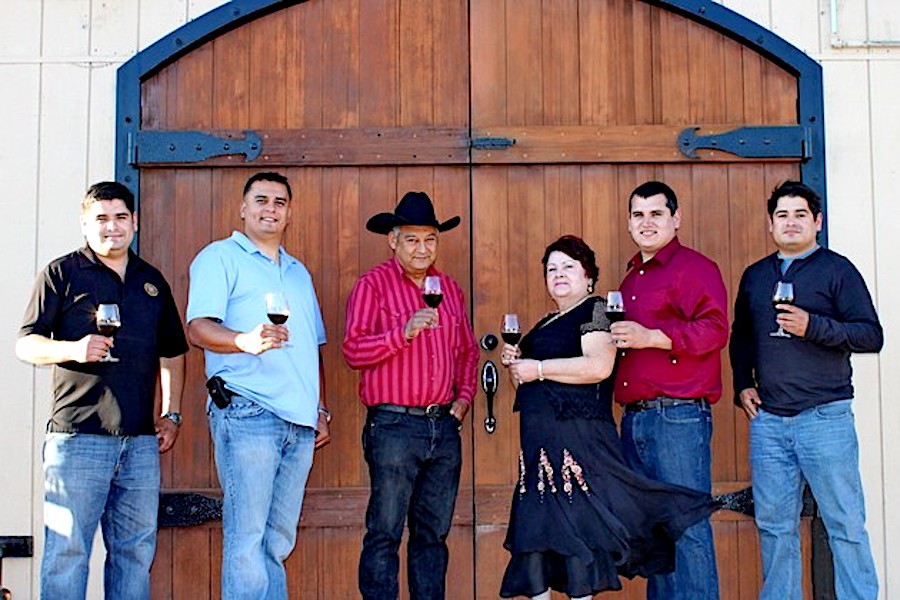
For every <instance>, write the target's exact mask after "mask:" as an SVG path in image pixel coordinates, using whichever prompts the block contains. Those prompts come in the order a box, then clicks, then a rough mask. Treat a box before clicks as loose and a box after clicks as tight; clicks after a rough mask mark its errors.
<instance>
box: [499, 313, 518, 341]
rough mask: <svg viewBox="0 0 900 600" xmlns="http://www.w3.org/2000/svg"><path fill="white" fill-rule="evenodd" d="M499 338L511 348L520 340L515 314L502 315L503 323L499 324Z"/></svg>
mask: <svg viewBox="0 0 900 600" xmlns="http://www.w3.org/2000/svg"><path fill="white" fill-rule="evenodd" d="M500 337H502V338H503V341H504V342H506V343H507V344H509V345H511V346H515V345H516V344H518V343H519V340H521V339H522V332H521V330H520V329H519V315H517V314H516V313H507V314H505V315H503V322H502V323H501V324H500Z"/></svg>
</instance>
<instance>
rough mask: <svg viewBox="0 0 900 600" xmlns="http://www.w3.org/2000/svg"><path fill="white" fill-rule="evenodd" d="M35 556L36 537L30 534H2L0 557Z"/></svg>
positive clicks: (0, 538)
mask: <svg viewBox="0 0 900 600" xmlns="http://www.w3.org/2000/svg"><path fill="white" fill-rule="evenodd" d="M32 556H34V537H32V536H30V535H0V558H29V557H32Z"/></svg>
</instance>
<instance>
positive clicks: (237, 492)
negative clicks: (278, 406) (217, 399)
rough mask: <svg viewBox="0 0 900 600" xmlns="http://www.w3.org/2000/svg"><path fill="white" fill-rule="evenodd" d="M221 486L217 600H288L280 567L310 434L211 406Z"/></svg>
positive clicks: (305, 470)
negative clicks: (220, 554) (219, 576)
mask: <svg viewBox="0 0 900 600" xmlns="http://www.w3.org/2000/svg"><path fill="white" fill-rule="evenodd" d="M208 416H209V428H210V432H211V434H212V439H213V443H214V445H215V455H216V470H217V471H218V474H219V483H220V485H221V486H222V493H223V506H222V536H223V540H222V598H223V599H225V600H232V599H235V598H242V599H243V598H247V599H253V600H262V599H278V600H282V599H284V598H287V597H288V593H287V576H286V573H285V570H284V560H285V559H286V558H287V557H288V555H289V554H290V553H291V551H292V550H293V549H294V543H295V542H296V540H297V525H298V523H299V522H300V509H301V506H302V504H303V494H304V492H305V491H306V480H307V477H308V476H309V470H310V468H311V467H312V460H313V446H314V441H315V435H316V434H315V431H314V430H313V429H312V428H310V427H304V426H301V425H295V424H293V423H288V422H287V421H284V420H282V419H280V418H278V417H277V416H275V414H273V413H271V412H269V411H268V410H265V409H264V408H262V407H261V406H260V405H258V404H256V403H254V402H251V401H250V400H247V399H246V398H242V397H240V396H235V397H234V398H233V399H232V402H231V404H230V405H229V406H228V407H227V408H225V409H220V408H218V407H216V406H213V405H210V408H209V415H208Z"/></svg>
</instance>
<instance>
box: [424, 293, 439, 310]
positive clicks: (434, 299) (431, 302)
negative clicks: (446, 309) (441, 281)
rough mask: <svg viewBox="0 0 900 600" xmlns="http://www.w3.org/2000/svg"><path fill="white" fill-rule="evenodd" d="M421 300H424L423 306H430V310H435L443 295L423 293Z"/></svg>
mask: <svg viewBox="0 0 900 600" xmlns="http://www.w3.org/2000/svg"><path fill="white" fill-rule="evenodd" d="M422 299H423V300H425V304H427V305H428V306H430V307H431V308H437V307H438V306H440V304H441V300H443V299H444V294H442V293H440V292H437V293H435V292H424V293H423V294H422Z"/></svg>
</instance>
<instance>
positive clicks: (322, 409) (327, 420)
mask: <svg viewBox="0 0 900 600" xmlns="http://www.w3.org/2000/svg"><path fill="white" fill-rule="evenodd" d="M319 414H320V415H322V416H323V417H325V424H326V425H330V424H331V411H330V410H328V409H327V408H325V407H324V406H320V407H319Z"/></svg>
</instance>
